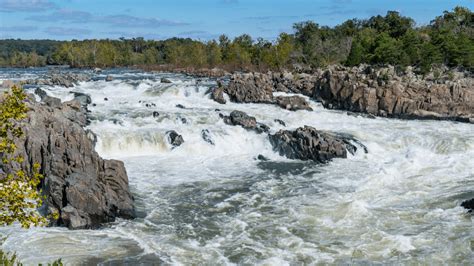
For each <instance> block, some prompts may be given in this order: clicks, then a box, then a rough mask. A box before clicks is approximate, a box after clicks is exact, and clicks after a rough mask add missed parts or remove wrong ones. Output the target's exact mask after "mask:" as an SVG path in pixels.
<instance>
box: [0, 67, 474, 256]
mask: <svg viewBox="0 0 474 266" xmlns="http://www.w3.org/2000/svg"><path fill="white" fill-rule="evenodd" d="M41 71H42V70H41ZM0 72H2V71H1V70H0ZM30 72H34V71H33V70H32V71H30ZM30 72H28V70H26V71H23V72H22V71H19V72H18V73H17V72H14V73H15V74H12V73H11V72H8V71H3V72H2V73H1V74H0V79H1V78H8V77H12V76H13V77H15V78H19V79H21V78H24V77H25V74H28V78H31V75H33V76H34V73H30ZM41 73H42V72H40V71H38V74H41ZM108 74H111V75H112V76H113V77H114V80H113V81H112V82H106V81H105V76H106V75H108ZM162 77H166V78H169V79H170V80H171V81H172V83H170V84H167V83H161V81H160V79H161V78H162ZM214 85H215V81H214V80H210V79H196V78H191V77H187V76H184V75H176V74H152V73H142V72H139V71H130V70H113V71H110V72H105V73H103V74H102V75H99V76H97V77H96V80H95V81H90V82H83V83H80V84H79V85H77V86H75V87H74V88H61V87H44V88H43V89H44V90H45V91H47V93H48V94H49V95H51V96H55V97H59V98H61V99H62V100H71V99H72V98H73V94H72V93H71V92H82V93H86V94H89V95H90V96H91V98H92V102H93V104H94V105H90V106H89V110H90V111H91V113H90V116H91V117H92V121H91V122H92V123H91V125H90V126H89V128H90V129H91V130H92V131H93V132H95V133H96V134H97V136H98V141H97V145H96V150H97V151H98V152H99V154H100V155H101V156H103V157H105V158H114V159H120V160H123V161H124V162H125V165H126V168H127V172H128V175H129V180H130V187H131V190H132V193H133V195H134V197H135V201H136V206H137V211H138V214H139V218H137V219H135V220H132V221H126V220H118V221H117V222H115V223H113V224H110V225H106V226H105V227H104V228H103V229H100V230H78V231H69V230H67V229H64V228H34V229H30V230H24V229H20V228H19V227H18V226H13V227H7V228H5V227H4V228H0V235H4V236H8V237H7V238H6V240H5V241H4V242H3V244H2V245H1V246H0V248H1V249H2V250H4V251H9V252H16V254H17V255H18V257H19V258H20V259H21V261H22V262H24V263H25V264H27V265H29V264H36V263H38V262H48V261H52V260H54V259H57V258H62V260H63V262H65V263H66V264H97V263H102V264H106V265H113V264H115V263H118V262H126V263H130V264H134V263H137V262H141V263H143V264H151V263H158V262H161V263H164V264H178V265H180V264H186V265H187V264H199V265H200V264H213V265H214V264H219V265H231V264H261V265H290V264H291V265H293V264H316V263H336V264H341V263H344V264H348V263H356V264H367V263H407V262H410V263H415V264H416V263H423V264H433V263H435V264H440V263H448V264H471V263H472V262H473V261H474V250H473V247H474V233H473V222H472V216H471V215H470V214H467V213H466V211H465V210H464V209H463V208H461V207H459V205H460V202H461V201H462V200H465V199H467V198H472V197H474V167H473V166H474V125H472V124H464V123H456V122H448V121H416V120H413V121H409V120H397V119H384V118H376V119H370V118H364V117H361V116H352V115H348V114H347V113H346V112H343V111H332V110H326V109H324V108H322V106H321V105H320V104H319V103H316V102H313V101H312V102H311V107H312V108H313V109H314V111H312V112H309V111H297V112H291V111H287V110H283V109H280V108H279V107H277V106H273V105H266V104H234V103H227V104H226V105H221V104H218V103H216V102H214V101H212V100H211V99H210V98H209V94H207V92H208V90H209V88H210V87H212V86H214ZM177 105H182V106H184V107H185V108H184V109H183V108H180V107H177ZM216 109H217V110H216ZM232 110H241V111H244V112H246V113H248V114H249V115H252V116H255V117H256V118H257V120H258V121H259V122H262V123H264V124H267V125H268V126H270V128H271V132H275V131H278V130H280V129H283V128H286V129H294V128H297V127H300V126H303V125H310V126H313V127H315V128H317V129H321V130H329V131H335V132H343V133H349V134H352V135H354V136H355V137H356V138H357V139H359V140H360V141H361V142H362V143H364V144H365V145H366V146H367V148H368V153H367V154H365V153H363V152H358V153H356V154H355V155H354V156H349V158H347V159H336V160H333V161H332V162H330V163H329V164H327V165H320V164H315V163H312V162H301V161H294V160H288V159H286V158H283V157H281V156H279V155H278V154H276V153H274V152H273V151H272V148H271V145H270V143H269V141H268V139H267V137H266V135H265V134H256V133H254V132H250V131H246V130H244V129H243V128H241V127H236V126H229V125H226V124H224V123H223V121H222V119H220V118H219V113H223V114H226V115H227V114H228V113H229V112H231V111H232ZM153 112H158V113H159V116H158V117H154V116H153ZM155 116H156V115H155ZM275 119H281V120H283V121H284V122H285V123H286V127H284V126H282V125H280V124H279V123H277V122H275ZM169 130H175V131H177V132H178V133H179V134H181V135H182V136H183V138H184V141H185V142H184V144H183V145H181V146H179V147H177V148H174V149H172V147H171V146H170V145H169V144H168V143H167V141H166V132H167V131H169ZM203 130H207V131H209V135H210V137H211V139H212V140H213V142H214V144H215V145H211V144H210V143H208V142H206V141H205V140H203V138H202V131H203ZM259 154H262V155H264V156H265V157H267V158H269V159H270V160H269V161H266V162H263V161H259V160H257V159H256V157H257V156H258V155H259Z"/></svg>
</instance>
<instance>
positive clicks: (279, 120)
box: [273, 119, 286, 127]
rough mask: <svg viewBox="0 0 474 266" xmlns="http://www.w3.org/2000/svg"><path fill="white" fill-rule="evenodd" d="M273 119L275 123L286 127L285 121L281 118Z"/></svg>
mask: <svg viewBox="0 0 474 266" xmlns="http://www.w3.org/2000/svg"><path fill="white" fill-rule="evenodd" d="M273 121H275V122H276V123H278V124H280V125H282V126H284V127H286V123H285V122H284V121H283V120H281V119H275V120H273Z"/></svg>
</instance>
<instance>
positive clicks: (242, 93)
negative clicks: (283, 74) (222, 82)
mask: <svg viewBox="0 0 474 266" xmlns="http://www.w3.org/2000/svg"><path fill="white" fill-rule="evenodd" d="M225 92H226V93H227V94H228V95H229V97H230V100H231V101H233V102H237V103H272V102H273V82H272V80H271V77H270V76H269V75H266V74H260V73H255V74H254V73H246V74H241V73H238V74H234V75H232V76H231V78H230V81H229V84H228V85H227V87H226V88H225Z"/></svg>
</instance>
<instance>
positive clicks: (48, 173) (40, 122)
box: [10, 96, 135, 229]
mask: <svg viewBox="0 0 474 266" xmlns="http://www.w3.org/2000/svg"><path fill="white" fill-rule="evenodd" d="M47 97H49V96H47ZM50 98H52V97H50ZM57 100H59V99H57ZM28 105H29V108H30V111H29V112H28V119H27V121H25V123H24V132H25V137H24V139H23V140H19V141H18V142H17V147H18V149H17V153H18V155H20V156H22V157H23V158H24V161H23V163H22V164H21V166H16V167H21V169H23V170H24V171H25V172H26V173H28V174H30V175H31V174H32V167H33V164H34V163H39V164H40V165H41V170H40V172H41V174H43V175H44V177H45V178H44V180H43V181H42V183H41V188H42V190H43V193H44V195H45V197H46V198H45V200H44V208H43V209H44V210H45V211H44V212H45V214H49V213H52V212H57V213H59V216H60V217H59V219H58V220H55V221H51V223H52V225H58V226H67V227H69V228H70V229H80V228H97V227H99V226H100V225H101V224H102V223H107V222H112V221H114V220H115V218H117V217H121V218H127V219H128V218H134V217H135V212H134V207H133V197H132V195H131V193H130V191H129V187H128V177H127V172H126V170H125V167H124V165H123V163H122V162H120V161H115V160H104V159H102V158H101V157H100V156H99V155H98V154H97V152H95V150H94V143H93V140H91V136H90V133H88V132H87V131H86V130H84V128H83V127H84V126H85V125H86V121H87V119H86V114H85V111H84V109H83V108H82V106H81V103H80V102H79V101H77V100H73V101H70V102H65V103H62V104H60V105H59V106H56V104H55V105H54V106H53V105H49V104H48V105H42V104H40V103H37V102H34V101H30V102H29V103H28ZM10 170H12V169H10Z"/></svg>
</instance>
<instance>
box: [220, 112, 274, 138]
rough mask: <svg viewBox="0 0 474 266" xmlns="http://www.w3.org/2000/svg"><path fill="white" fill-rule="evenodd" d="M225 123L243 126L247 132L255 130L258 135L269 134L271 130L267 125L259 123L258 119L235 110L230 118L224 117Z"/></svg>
mask: <svg viewBox="0 0 474 266" xmlns="http://www.w3.org/2000/svg"><path fill="white" fill-rule="evenodd" d="M223 119H224V122H225V123H226V124H228V125H232V126H242V127H243V128H245V129H247V130H253V131H256V132H257V133H263V132H268V130H269V129H270V128H269V127H268V126H267V125H265V124H262V123H258V122H257V119H256V118H255V117H253V116H249V115H247V114H246V113H244V112H242V111H237V110H234V111H232V112H231V113H230V115H229V116H223Z"/></svg>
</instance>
